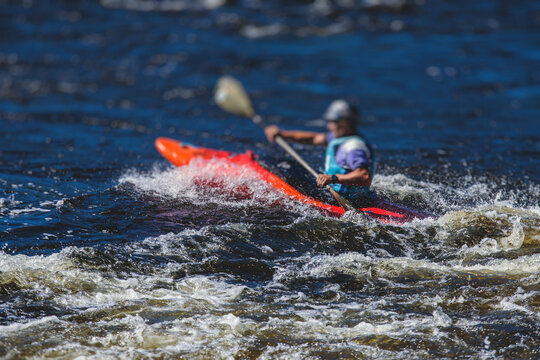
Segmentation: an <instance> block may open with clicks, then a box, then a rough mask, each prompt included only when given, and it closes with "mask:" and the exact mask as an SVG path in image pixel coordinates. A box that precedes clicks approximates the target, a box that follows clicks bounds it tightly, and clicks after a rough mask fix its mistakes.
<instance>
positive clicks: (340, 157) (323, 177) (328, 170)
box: [264, 99, 374, 202]
mask: <svg viewBox="0 0 540 360" xmlns="http://www.w3.org/2000/svg"><path fill="white" fill-rule="evenodd" d="M324 119H325V120H326V122H327V126H326V127H327V129H328V132H326V133H319V132H313V131H304V130H282V129H280V128H278V127H277V126H275V125H270V126H267V127H266V128H265V129H264V132H265V135H266V137H267V138H268V140H269V141H270V142H272V141H274V138H275V137H276V136H277V135H278V134H279V135H281V136H282V137H283V138H285V139H287V140H292V141H295V142H298V143H303V144H310V145H326V158H325V164H324V174H319V175H318V177H317V185H318V186H320V187H323V186H325V185H330V186H332V187H333V188H334V189H335V190H336V191H337V192H339V193H340V194H341V195H342V196H344V197H345V198H347V199H348V200H358V201H361V202H364V201H366V200H368V199H372V198H373V196H374V195H373V194H372V193H371V192H370V191H369V188H370V185H371V180H372V179H373V149H372V147H371V145H370V144H369V143H368V142H367V140H366V139H364V138H363V137H362V136H361V135H360V134H359V133H358V131H357V129H356V125H357V122H358V120H359V114H358V110H357V109H356V107H354V106H353V105H351V104H349V103H348V102H347V101H345V100H341V99H339V100H334V101H333V102H332V103H331V104H330V106H328V109H327V110H326V112H325V114H324ZM355 202H357V201H355Z"/></svg>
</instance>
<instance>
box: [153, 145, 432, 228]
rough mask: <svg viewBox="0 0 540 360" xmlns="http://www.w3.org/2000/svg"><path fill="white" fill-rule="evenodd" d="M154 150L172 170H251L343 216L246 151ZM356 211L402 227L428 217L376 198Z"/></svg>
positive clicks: (167, 147) (294, 195)
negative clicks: (194, 166)
mask: <svg viewBox="0 0 540 360" xmlns="http://www.w3.org/2000/svg"><path fill="white" fill-rule="evenodd" d="M155 146H156V148H157V150H158V151H159V152H160V153H161V155H163V156H164V157H165V158H166V159H167V160H169V161H170V162H171V163H172V164H174V165H176V166H185V165H188V164H190V163H191V161H193V160H196V159H197V160H211V159H220V160H223V161H226V162H228V163H231V164H235V165H237V166H238V167H240V168H246V167H247V168H249V169H251V170H253V171H254V172H255V173H256V174H257V176H258V177H259V178H260V179H261V180H263V181H265V182H266V183H268V184H269V185H271V186H272V187H274V188H275V189H277V190H278V191H280V192H282V193H283V194H285V195H287V196H288V197H291V198H294V199H296V200H298V201H300V202H303V203H305V204H308V205H310V206H313V207H315V208H317V209H320V210H322V211H324V212H326V213H328V214H331V215H334V216H338V217H339V216H342V215H343V214H344V212H345V211H344V210H343V208H342V207H340V206H334V205H330V204H327V203H324V202H322V201H320V200H317V199H314V198H312V197H310V196H307V195H305V194H303V193H301V192H300V191H298V190H297V189H295V188H294V187H292V186H291V185H289V184H288V183H287V182H285V181H284V180H283V179H281V178H280V177H278V176H277V175H275V174H273V173H271V172H270V171H268V170H266V169H265V168H264V167H262V166H261V165H260V164H259V163H258V162H257V160H256V158H255V155H254V154H253V152H251V151H247V152H245V153H243V154H235V153H233V152H229V151H223V150H214V149H208V148H204V147H195V146H191V145H187V144H183V143H181V142H180V141H178V140H174V139H170V138H166V137H160V138H158V139H156V141H155ZM358 210H359V211H361V212H362V213H364V214H365V215H367V216H369V217H372V218H376V219H378V220H380V221H383V222H387V223H395V224H404V223H406V222H409V221H412V220H414V219H424V218H427V217H430V216H429V215H427V214H423V213H421V212H419V211H415V210H412V209H409V208H406V207H403V206H400V205H396V204H393V203H390V202H388V201H386V200H384V199H380V198H379V199H377V201H376V204H375V205H374V206H372V207H366V208H359V209H358Z"/></svg>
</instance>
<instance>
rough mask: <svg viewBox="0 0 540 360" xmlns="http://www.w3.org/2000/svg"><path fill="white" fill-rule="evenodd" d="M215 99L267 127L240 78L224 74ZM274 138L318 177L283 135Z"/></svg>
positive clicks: (343, 202) (340, 199)
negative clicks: (254, 107) (256, 111)
mask: <svg viewBox="0 0 540 360" xmlns="http://www.w3.org/2000/svg"><path fill="white" fill-rule="evenodd" d="M214 100H215V102H216V103H217V104H218V105H219V107H221V108H222V109H223V110H225V111H227V112H230V113H233V114H235V115H240V116H245V117H248V118H251V120H253V122H254V123H255V124H257V125H259V126H260V127H261V128H262V129H263V130H264V128H265V127H266V123H265V122H264V120H263V119H262V117H260V116H259V115H257V114H256V113H255V111H254V110H253V107H252V106H251V101H250V100H249V97H248V95H247V94H246V91H245V90H244V87H243V86H242V84H241V83H240V82H239V81H238V80H236V79H234V78H233V77H230V76H223V77H222V78H220V79H219V81H218V83H217V86H216V90H215V93H214ZM274 140H275V142H276V143H277V144H278V145H279V146H281V147H282V148H283V149H284V150H285V151H286V152H288V153H289V154H290V155H291V156H292V157H293V158H295V159H296V161H298V162H299V163H300V165H302V166H303V167H304V169H306V170H307V171H309V173H311V175H313V176H314V177H315V178H317V176H318V173H317V172H316V171H315V170H313V168H312V167H311V166H309V164H308V163H307V162H305V161H304V159H302V157H301V156H300V155H298V153H297V152H296V151H295V150H294V149H293V148H292V147H291V146H290V145H289V144H288V143H287V142H286V141H285V139H284V138H283V137H282V136H281V135H279V134H278V135H277V136H276V137H275V138H274ZM325 188H326V189H327V190H328V191H330V193H332V195H333V196H334V198H335V199H336V200H337V202H338V203H339V204H340V205H341V206H342V207H343V208H344V209H345V210H346V211H354V212H357V210H356V209H355V208H354V206H353V205H352V204H351V203H350V202H349V201H347V200H346V199H345V198H343V197H342V196H341V195H339V194H338V192H337V191H336V190H334V189H333V188H332V187H331V186H328V185H327V186H326V187H325Z"/></svg>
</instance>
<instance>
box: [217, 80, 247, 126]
mask: <svg viewBox="0 0 540 360" xmlns="http://www.w3.org/2000/svg"><path fill="white" fill-rule="evenodd" d="M214 101H215V102H216V104H218V105H219V107H221V108H222V109H223V110H225V111H228V112H230V113H233V114H236V115H241V116H246V117H253V116H254V115H255V112H254V111H253V107H252V106H251V102H250V101H249V97H248V96H247V94H246V91H245V90H244V87H243V86H242V84H240V82H239V81H238V80H236V79H235V78H233V77H231V76H223V77H221V78H220V79H219V81H218V83H217V86H216V90H215V92H214Z"/></svg>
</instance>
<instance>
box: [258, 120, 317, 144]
mask: <svg viewBox="0 0 540 360" xmlns="http://www.w3.org/2000/svg"><path fill="white" fill-rule="evenodd" d="M264 133H265V135H266V138H267V139H268V141H270V142H273V141H274V138H275V137H276V136H277V135H280V136H281V137H283V138H284V139H286V140H292V141H295V142H298V143H301V144H308V145H324V144H326V134H325V133H318V132H314V131H303V130H281V129H280V128H278V127H277V126H275V125H269V126H267V127H265V128H264Z"/></svg>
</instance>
